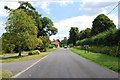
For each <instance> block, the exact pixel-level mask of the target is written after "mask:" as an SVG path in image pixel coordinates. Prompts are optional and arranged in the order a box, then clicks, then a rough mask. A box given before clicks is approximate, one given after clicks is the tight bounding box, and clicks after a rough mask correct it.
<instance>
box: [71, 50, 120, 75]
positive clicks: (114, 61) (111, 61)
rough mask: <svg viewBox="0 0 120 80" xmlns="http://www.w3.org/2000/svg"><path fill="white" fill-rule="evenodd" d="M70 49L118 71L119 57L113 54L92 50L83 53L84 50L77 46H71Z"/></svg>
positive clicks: (119, 69) (119, 70)
mask: <svg viewBox="0 0 120 80" xmlns="http://www.w3.org/2000/svg"><path fill="white" fill-rule="evenodd" d="M70 50H71V51H73V52H74V53H77V54H78V55H80V56H82V57H84V58H87V59H89V60H91V61H93V62H95V63H97V64H99V65H101V66H104V67H107V68H109V69H111V70H114V71H116V72H119V73H120V67H119V64H118V63H119V62H120V58H118V57H113V56H109V55H105V54H101V53H93V52H89V53H85V50H80V49H79V48H71V49H70Z"/></svg>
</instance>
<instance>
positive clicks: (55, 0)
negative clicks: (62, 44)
mask: <svg viewBox="0 0 120 80" xmlns="http://www.w3.org/2000/svg"><path fill="white" fill-rule="evenodd" d="M22 1H25V0H22ZM27 1H28V2H30V3H31V4H32V5H33V6H34V7H35V8H36V10H37V11H38V12H39V13H40V14H42V16H43V17H48V18H50V19H51V20H52V21H53V23H54V27H56V28H58V33H57V34H56V35H53V36H51V37H50V39H51V40H53V39H59V40H62V39H63V38H64V37H69V31H70V28H71V27H78V28H79V31H81V30H83V29H86V28H91V27H92V21H93V20H94V19H95V18H96V17H97V16H98V15H99V14H105V15H107V13H109V12H110V11H111V10H112V9H113V8H114V7H115V6H116V5H117V4H118V0H114V1H113V0H36V1H35V0H27ZM5 5H7V6H8V7H10V8H12V9H16V8H17V7H18V6H19V3H18V0H1V1H0V36H1V35H2V34H3V33H4V32H6V31H5V24H4V23H5V22H6V21H7V16H8V15H9V14H8V12H7V11H6V10H5V9H4V6H5ZM107 16H108V17H109V18H110V19H111V20H113V22H114V23H115V25H116V26H117V28H118V25H120V24H119V23H118V7H117V8H115V10H113V11H112V12H111V13H110V14H109V15H107ZM119 20H120V19H119Z"/></svg>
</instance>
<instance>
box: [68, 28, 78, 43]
mask: <svg viewBox="0 0 120 80" xmlns="http://www.w3.org/2000/svg"><path fill="white" fill-rule="evenodd" d="M78 37H79V30H78V28H77V27H71V29H70V31H69V39H68V43H72V44H73V45H75V43H76V41H77V40H78Z"/></svg>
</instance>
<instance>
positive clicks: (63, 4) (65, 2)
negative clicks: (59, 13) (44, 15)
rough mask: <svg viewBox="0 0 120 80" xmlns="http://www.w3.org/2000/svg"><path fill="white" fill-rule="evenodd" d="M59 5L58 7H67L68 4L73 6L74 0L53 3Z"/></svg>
mask: <svg viewBox="0 0 120 80" xmlns="http://www.w3.org/2000/svg"><path fill="white" fill-rule="evenodd" d="M55 2H57V3H59V4H60V6H67V5H68V4H73V3H74V2H75V0H64V1H59V0H58V1H55Z"/></svg>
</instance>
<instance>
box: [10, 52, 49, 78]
mask: <svg viewBox="0 0 120 80" xmlns="http://www.w3.org/2000/svg"><path fill="white" fill-rule="evenodd" d="M48 55H49V54H48ZM48 55H47V56H48ZM47 56H45V57H43V58H41V59H40V60H38V61H36V62H35V63H33V64H32V65H31V66H29V67H28V68H26V69H25V70H23V71H21V72H19V73H18V74H16V75H15V76H13V77H11V78H17V77H18V76H19V75H21V74H22V73H24V72H25V71H27V70H28V69H30V68H31V67H33V66H34V65H36V64H37V63H38V62H40V61H41V60H43V59H45V58H46V57H47Z"/></svg>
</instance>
